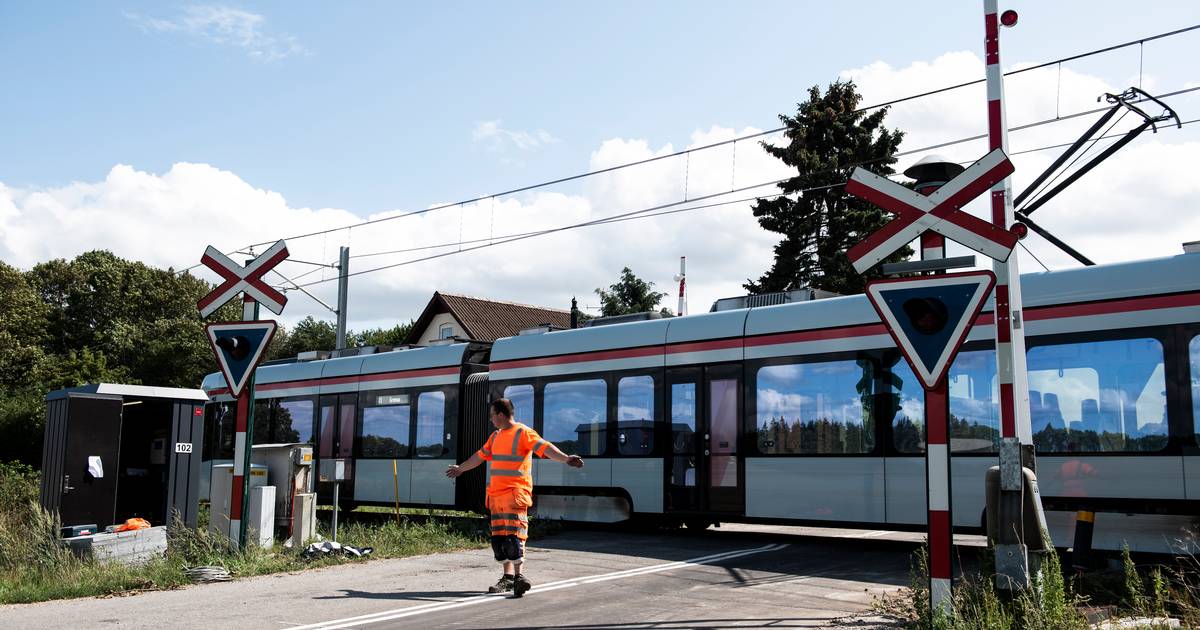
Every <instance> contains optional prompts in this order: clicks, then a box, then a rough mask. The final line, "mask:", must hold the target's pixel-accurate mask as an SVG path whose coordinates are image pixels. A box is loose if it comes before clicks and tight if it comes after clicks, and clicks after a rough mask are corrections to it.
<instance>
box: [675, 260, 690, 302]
mask: <svg viewBox="0 0 1200 630" xmlns="http://www.w3.org/2000/svg"><path fill="white" fill-rule="evenodd" d="M675 279H676V280H678V281H679V308H678V309H677V310H676V312H675V314H676V315H679V316H680V317H683V316H684V315H687V256H680V257H679V275H678V276H677V277H676V278H675Z"/></svg>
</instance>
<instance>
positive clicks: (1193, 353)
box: [1188, 336, 1200, 442]
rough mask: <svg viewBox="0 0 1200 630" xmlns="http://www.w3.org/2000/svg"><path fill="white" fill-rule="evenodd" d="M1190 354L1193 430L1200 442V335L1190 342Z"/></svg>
mask: <svg viewBox="0 0 1200 630" xmlns="http://www.w3.org/2000/svg"><path fill="white" fill-rule="evenodd" d="M1188 356H1189V357H1191V364H1192V371H1191V374H1192V427H1193V428H1192V430H1193V431H1195V433H1196V441H1197V442H1200V336H1197V337H1192V342H1191V343H1190V344H1188Z"/></svg>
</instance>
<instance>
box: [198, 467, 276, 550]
mask: <svg viewBox="0 0 1200 630" xmlns="http://www.w3.org/2000/svg"><path fill="white" fill-rule="evenodd" d="M265 485H267V467H266V466H263V465H262V464H250V489H251V490H253V489H254V488H258V487H262V486H265ZM232 489H233V464H217V465H216V466H213V473H212V500H211V503H210V508H209V513H208V527H209V529H210V530H212V531H213V532H216V533H219V534H227V535H228V534H229V495H230V492H231V491H232ZM272 499H274V497H273V496H272ZM273 517H274V516H273V515H272V518H273ZM237 535H238V534H237V532H235V533H234V538H236V537H237Z"/></svg>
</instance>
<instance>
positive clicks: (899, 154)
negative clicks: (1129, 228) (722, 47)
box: [296, 87, 1200, 286]
mask: <svg viewBox="0 0 1200 630" xmlns="http://www.w3.org/2000/svg"><path fill="white" fill-rule="evenodd" d="M1195 90H1200V87H1195V88H1189V89H1184V90H1179V91H1176V92H1172V93H1169V94H1167V95H1164V96H1163V97H1162V98H1166V97H1169V96H1176V95H1179V94H1183V93H1186V92H1191V91H1195ZM1105 109H1106V108H1100V109H1097V110H1090V111H1089V112H1088V113H1096V112H1098V111H1105ZM1079 115H1083V114H1079ZM1074 117H1076V115H1075V114H1071V115H1068V116H1066V117H1059V118H1052V119H1046V120H1043V121H1038V122H1035V123H1031V124H1027V125H1022V126H1020V127H1013V128H1012V130H1014V131H1017V130H1023V129H1030V128H1033V127H1037V126H1040V125H1043V124H1049V123H1052V122H1057V121H1061V120H1067V119H1069V118H1074ZM1197 121H1200V119H1197V120H1190V121H1186V122H1184V123H1182V124H1183V125H1187V124H1191V123H1194V122H1197ZM1109 129H1111V126H1110V127H1109ZM1121 135H1124V134H1112V135H1105V136H1100V137H1098V138H1096V140H1103V139H1107V138H1113V137H1117V136H1121ZM986 137H987V136H986V135H981V136H969V137H966V138H959V139H957V140H951V141H949V142H941V143H937V144H933V145H929V146H924V147H920V148H916V149H909V150H906V151H900V152H897V153H895V154H894V155H893V156H891V157H892V158H899V157H906V156H909V155H913V154H916V153H924V152H926V151H931V150H933V149H939V148H945V147H948V146H954V145H957V144H963V143H966V142H971V141H973V140H979V139H982V138H986ZM1070 144H1071V143H1065V144H1056V145H1050V146H1044V147H1037V148H1033V149H1024V150H1021V151H1015V152H1013V153H1011V154H1010V155H1021V154H1025V153H1033V152H1037V151H1045V150H1049V149H1053V148H1060V147H1066V146H1070ZM883 159H887V158H880V159H878V160H864V161H861V162H856V163H854V164H849V165H847V166H845V167H844V168H853V167H856V166H868V165H870V164H874V163H877V162H879V161H881V160H883ZM964 163H970V162H964ZM830 172H833V171H832V170H825V171H816V172H814V173H812V174H818V175H819V174H825V173H830ZM788 179H790V178H788ZM779 181H786V180H779ZM776 183H778V182H765V183H762V184H756V185H754V186H750V187H743V188H741V189H731V190H729V191H726V192H724V193H720V195H727V194H733V192H735V191H741V190H747V189H753V188H761V187H765V186H772V185H775V184H776ZM839 185H840V184H839ZM820 188H824V187H818V188H815V189H811V190H818V189H820ZM807 191H810V190H809V189H806V192H807ZM720 195H718V196H720ZM686 201H688V200H686V199H685V200H683V201H682V202H677V203H684V202H686ZM730 203H732V202H730ZM714 205H724V204H714ZM649 211H650V210H647V211H646V212H649ZM672 213H673V212H668V213H662V214H672ZM653 216H659V215H657V214H656V215H653ZM542 232H543V230H535V231H531V232H522V233H519V234H510V235H505V236H499V237H489V238H487V239H484V238H480V239H472V240H467V241H461V242H462V243H463V244H474V243H480V242H483V241H489V240H494V238H509V237H516V236H519V237H525V236H529V235H536V234H540V233H542ZM458 243H459V241H453V242H446V243H438V244H433V245H421V246H414V247H406V248H402V249H394V250H388V251H381V252H369V253H365V254H354V255H351V256H350V257H351V258H370V257H376V256H387V255H394V254H403V253H410V252H414V251H424V250H429V249H439V248H442V247H450V246H453V245H456V244H458ZM310 273H311V272H310ZM360 273H361V272H360ZM305 275H307V274H305ZM301 277H303V276H297V278H296V279H297V280H298V279H300V278H301ZM305 286H308V285H305Z"/></svg>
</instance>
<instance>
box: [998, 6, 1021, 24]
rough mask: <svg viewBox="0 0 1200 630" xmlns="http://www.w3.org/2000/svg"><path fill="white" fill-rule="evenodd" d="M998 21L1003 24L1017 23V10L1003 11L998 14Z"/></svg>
mask: <svg viewBox="0 0 1200 630" xmlns="http://www.w3.org/2000/svg"><path fill="white" fill-rule="evenodd" d="M1000 23H1001V24H1003V25H1005V26H1016V25H1017V12H1016V11H1013V10H1012V9H1009V10H1007V11H1005V12H1004V13H1001V14H1000Z"/></svg>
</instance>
